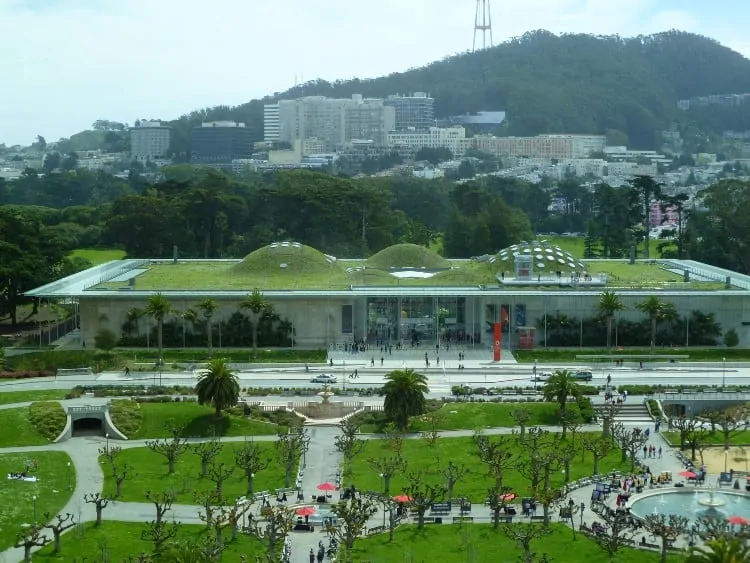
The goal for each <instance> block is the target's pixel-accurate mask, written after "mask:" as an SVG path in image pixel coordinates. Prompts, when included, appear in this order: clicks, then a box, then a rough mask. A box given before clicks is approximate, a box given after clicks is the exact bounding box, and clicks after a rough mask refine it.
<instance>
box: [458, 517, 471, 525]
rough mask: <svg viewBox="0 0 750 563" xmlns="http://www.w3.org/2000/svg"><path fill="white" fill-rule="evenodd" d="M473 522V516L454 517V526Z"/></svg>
mask: <svg viewBox="0 0 750 563" xmlns="http://www.w3.org/2000/svg"><path fill="white" fill-rule="evenodd" d="M473 521H474V517H473V516H454V517H453V523H454V524H462V523H464V522H473Z"/></svg>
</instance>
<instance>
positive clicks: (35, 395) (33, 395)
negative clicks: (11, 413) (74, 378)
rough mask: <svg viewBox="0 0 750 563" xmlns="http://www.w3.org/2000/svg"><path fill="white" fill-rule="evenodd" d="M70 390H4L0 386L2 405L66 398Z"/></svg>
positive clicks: (0, 402)
mask: <svg viewBox="0 0 750 563" xmlns="http://www.w3.org/2000/svg"><path fill="white" fill-rule="evenodd" d="M69 392H70V391H69V390H64V389H44V390H40V391H6V392H3V391H2V387H0V405H12V404H14V403H28V402H32V401H56V400H60V399H64V398H65V395H66V394H67V393H69Z"/></svg>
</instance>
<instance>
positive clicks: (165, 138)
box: [130, 121, 172, 162]
mask: <svg viewBox="0 0 750 563" xmlns="http://www.w3.org/2000/svg"><path fill="white" fill-rule="evenodd" d="M171 138H172V128H171V127H167V126H165V125H162V124H161V123H160V122H159V121H140V122H138V124H137V125H136V126H135V127H132V128H131V129H130V157H131V158H132V159H133V160H139V161H144V162H145V161H147V160H156V159H160V158H165V157H166V156H167V153H168V152H169V144H170V142H171Z"/></svg>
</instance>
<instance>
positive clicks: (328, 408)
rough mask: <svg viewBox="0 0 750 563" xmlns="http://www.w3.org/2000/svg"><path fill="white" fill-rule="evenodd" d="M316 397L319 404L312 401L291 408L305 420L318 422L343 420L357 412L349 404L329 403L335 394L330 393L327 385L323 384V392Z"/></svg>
mask: <svg viewBox="0 0 750 563" xmlns="http://www.w3.org/2000/svg"><path fill="white" fill-rule="evenodd" d="M316 395H317V396H318V397H320V398H321V399H322V401H321V402H320V403H316V402H313V401H308V402H307V403H304V404H299V403H297V404H295V405H294V407H293V408H294V410H295V411H296V412H298V413H299V414H301V415H303V416H305V417H307V418H311V419H318V420H332V419H338V418H343V417H345V416H346V415H348V414H351V413H353V412H354V411H355V410H357V407H356V406H352V405H351V404H350V405H345V404H344V403H339V402H334V401H331V398H332V397H335V396H336V393H334V392H333V391H331V389H330V387H329V386H328V384H324V385H323V390H322V391H321V392H319V393H316Z"/></svg>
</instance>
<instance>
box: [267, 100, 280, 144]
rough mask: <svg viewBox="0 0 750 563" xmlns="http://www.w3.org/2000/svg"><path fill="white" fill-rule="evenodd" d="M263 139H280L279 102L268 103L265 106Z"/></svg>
mask: <svg viewBox="0 0 750 563" xmlns="http://www.w3.org/2000/svg"><path fill="white" fill-rule="evenodd" d="M263 140H264V141H271V142H272V141H278V140H279V104H278V102H277V103H275V104H266V105H264V106H263Z"/></svg>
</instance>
